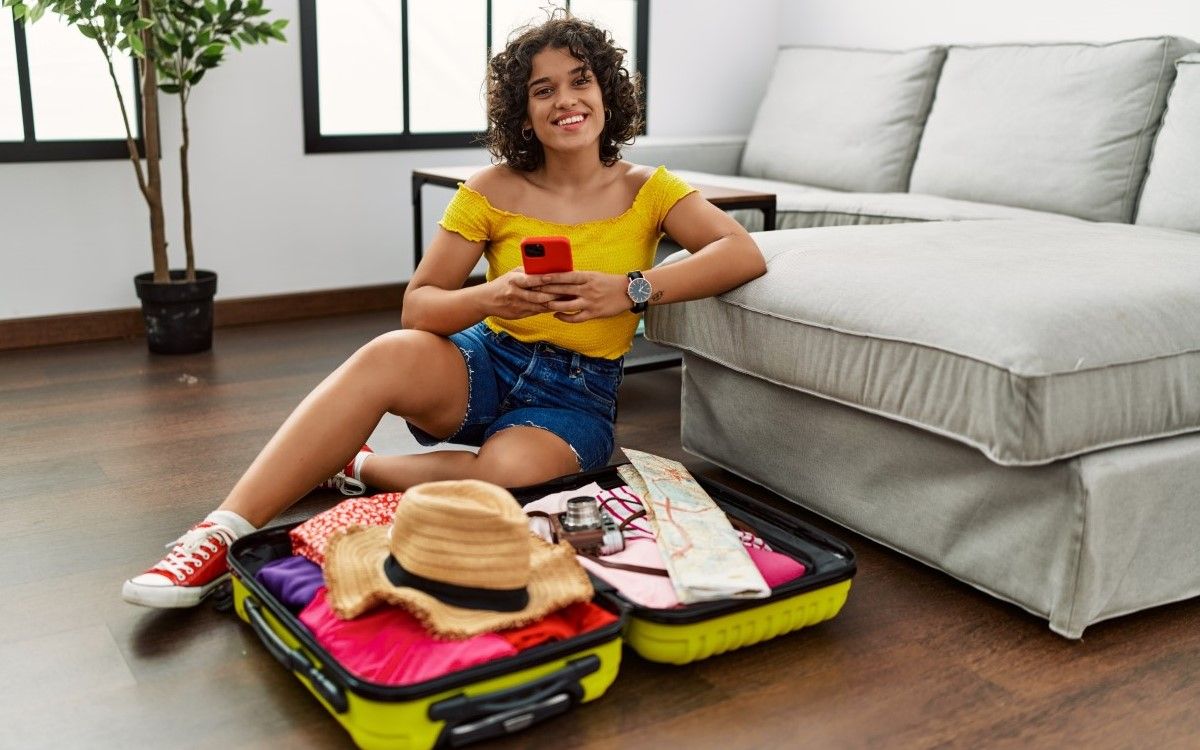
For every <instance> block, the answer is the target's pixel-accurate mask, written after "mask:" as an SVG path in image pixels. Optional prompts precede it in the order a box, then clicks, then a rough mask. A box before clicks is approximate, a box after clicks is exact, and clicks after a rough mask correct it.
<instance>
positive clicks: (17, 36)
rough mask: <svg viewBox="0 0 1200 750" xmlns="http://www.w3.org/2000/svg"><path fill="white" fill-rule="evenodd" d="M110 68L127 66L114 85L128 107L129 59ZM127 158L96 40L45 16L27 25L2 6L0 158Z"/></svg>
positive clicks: (132, 87) (132, 79)
mask: <svg viewBox="0 0 1200 750" xmlns="http://www.w3.org/2000/svg"><path fill="white" fill-rule="evenodd" d="M116 70H117V71H118V73H120V71H123V70H129V71H131V74H130V75H128V76H122V77H121V79H119V83H120V85H121V88H122V95H123V96H124V97H125V101H126V102H127V104H128V106H130V107H131V108H132V107H135V106H136V99H137V97H136V96H135V95H134V94H135V92H136V89H137V80H136V71H135V70H134V67H133V62H132V61H130V62H129V64H128V67H125V65H123V64H122V65H118V66H117V67H116ZM137 111H138V110H137V109H131V112H130V115H131V117H133V116H136V112H137ZM135 132H136V131H135ZM128 158H129V150H128V147H127V146H126V143H125V126H124V124H123V123H122V121H121V110H120V107H119V106H118V105H117V98H116V96H115V95H114V93H113V88H112V80H111V79H110V78H109V75H108V66H107V64H106V63H105V61H104V56H103V55H101V54H100V52H99V50H97V49H96V45H95V43H94V42H92V41H90V40H89V39H87V38H86V37H84V36H83V35H82V34H80V33H79V31H78V30H77V29H74V28H71V27H70V26H67V25H66V24H65V23H63V22H62V21H60V20H59V19H58V18H57V17H56V16H54V15H53V14H50V13H48V14H46V16H45V17H44V18H42V19H41V20H40V21H38V22H37V23H34V24H29V25H28V26H26V25H25V24H22V23H20V22H18V21H15V20H14V19H13V17H12V12H11V11H9V10H7V9H6V10H5V11H4V12H2V13H0V162H5V161H7V162H13V161H56V160H71V159H128Z"/></svg>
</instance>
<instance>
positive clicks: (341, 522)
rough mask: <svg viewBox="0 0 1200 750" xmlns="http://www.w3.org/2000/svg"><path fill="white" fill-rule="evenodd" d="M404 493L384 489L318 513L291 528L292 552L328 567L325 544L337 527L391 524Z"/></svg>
mask: <svg viewBox="0 0 1200 750" xmlns="http://www.w3.org/2000/svg"><path fill="white" fill-rule="evenodd" d="M402 494H403V493H401V492H384V493H382V494H379V495H370V496H368V497H352V498H350V499H349V500H343V501H342V502H340V503H338V504H337V505H335V506H333V507H332V508H330V509H329V510H327V511H324V512H322V513H318V514H317V515H315V516H313V517H312V518H310V519H308V520H307V521H305V522H304V523H302V524H300V525H299V526H297V527H296V528H294V529H292V530H291V531H290V532H288V536H290V537H291V539H292V554H296V555H303V556H305V557H307V558H308V559H309V560H312V561H313V562H315V563H316V564H317V565H320V566H321V567H325V545H326V544H328V543H329V537H331V536H333V533H334V532H335V531H341V530H342V529H344V528H346V527H348V526H353V525H357V526H391V525H392V519H393V518H394V517H395V515H396V506H398V505H399V504H400V497H401V495H402Z"/></svg>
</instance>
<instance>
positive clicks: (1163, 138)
mask: <svg viewBox="0 0 1200 750" xmlns="http://www.w3.org/2000/svg"><path fill="white" fill-rule="evenodd" d="M1136 223H1138V224H1148V225H1150V226H1156V227H1168V228H1170V229H1186V230H1189V231H1192V232H1200V54H1191V55H1186V56H1185V57H1183V58H1182V59H1180V60H1179V62H1178V63H1177V65H1176V74H1175V85H1174V86H1172V87H1171V95H1170V96H1169V97H1167V113H1166V114H1165V115H1164V116H1163V123H1162V129H1161V130H1159V133H1158V138H1157V139H1156V140H1155V142H1154V151H1153V152H1152V153H1151V156H1150V172H1149V174H1147V175H1146V184H1145V186H1144V187H1143V188H1142V199H1141V203H1139V204H1138V213H1137V222H1136Z"/></svg>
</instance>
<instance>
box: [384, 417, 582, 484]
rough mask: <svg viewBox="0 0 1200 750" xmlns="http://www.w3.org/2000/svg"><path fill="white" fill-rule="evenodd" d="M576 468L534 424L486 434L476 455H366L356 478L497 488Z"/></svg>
mask: <svg viewBox="0 0 1200 750" xmlns="http://www.w3.org/2000/svg"><path fill="white" fill-rule="evenodd" d="M435 434H446V433H444V432H443V433H435ZM576 471H579V460H578V459H577V458H576V457H575V452H574V451H573V450H571V446H569V445H567V443H566V441H564V440H563V439H562V438H560V437H558V436H557V435H555V434H553V433H551V432H547V431H546V430H541V429H538V428H537V427H509V428H508V429H505V430H501V431H500V432H497V433H496V434H495V435H493V436H492V437H491V438H489V439H488V440H487V442H485V443H484V444H483V447H481V448H480V449H479V455H475V454H474V453H471V452H470V451H458V450H444V451H435V452H433V453H418V454H415V455H410V456H379V455H375V456H371V459H370V460H369V461H367V462H366V463H365V464H363V471H362V479H363V481H365V482H366V483H367V484H370V485H372V486H374V487H381V488H384V489H392V490H401V489H407V488H408V487H411V486H412V485H414V484H419V483H420V482H431V481H436V480H440V479H482V480H484V481H488V482H492V483H493V484H498V485H500V486H502V487H523V486H525V485H529V484H537V483H539V482H545V481H548V480H550V479H553V478H555V477H560V476H562V475H564V474H571V473H573V472H576Z"/></svg>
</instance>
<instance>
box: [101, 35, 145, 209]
mask: <svg viewBox="0 0 1200 750" xmlns="http://www.w3.org/2000/svg"><path fill="white" fill-rule="evenodd" d="M96 45H97V46H99V47H100V51H101V52H103V53H104V61H105V62H106V63H107V64H108V77H109V78H110V79H112V84H113V90H114V91H116V92H117V104H119V105H120V106H121V122H122V123H123V124H124V125H125V145H126V147H127V148H128V149H129V161H130V162H131V163H132V164H133V173H134V175H135V176H136V177H137V181H138V189H139V190H141V191H142V197H143V198H145V199H146V205H147V206H149V205H150V194H149V193H148V192H146V176H145V175H144V174H143V173H142V157H141V154H139V153H138V150H137V140H135V139H134V137H133V128H131V127H130V126H129V110H128V109H126V107H125V96H124V95H123V94H122V93H121V84H120V83H119V82H118V81H117V73H116V71H115V70H113V62H112V53H111V52H110V50H109V49H108V47H106V46H105V45H104V43H103V42H102V41H100V40H99V39H97V40H96Z"/></svg>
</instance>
